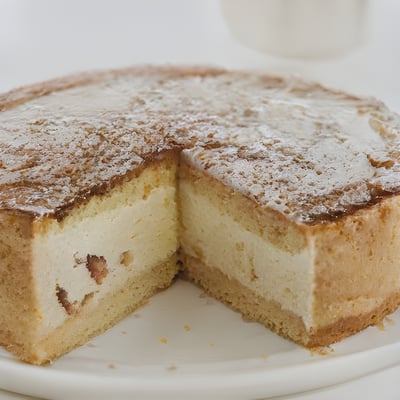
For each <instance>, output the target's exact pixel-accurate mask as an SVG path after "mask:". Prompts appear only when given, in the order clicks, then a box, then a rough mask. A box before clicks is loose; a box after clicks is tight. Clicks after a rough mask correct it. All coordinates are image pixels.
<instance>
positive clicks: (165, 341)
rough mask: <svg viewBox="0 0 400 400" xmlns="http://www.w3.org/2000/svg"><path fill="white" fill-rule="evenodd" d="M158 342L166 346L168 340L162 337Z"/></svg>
mask: <svg viewBox="0 0 400 400" xmlns="http://www.w3.org/2000/svg"><path fill="white" fill-rule="evenodd" d="M158 341H159V342H160V343H163V344H167V343H168V339H167V338H166V337H162V338H160V339H158Z"/></svg>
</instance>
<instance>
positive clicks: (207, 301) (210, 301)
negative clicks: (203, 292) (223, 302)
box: [206, 299, 214, 306]
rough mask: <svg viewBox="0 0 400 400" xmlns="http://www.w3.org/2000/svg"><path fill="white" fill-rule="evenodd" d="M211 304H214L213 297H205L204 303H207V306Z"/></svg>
mask: <svg viewBox="0 0 400 400" xmlns="http://www.w3.org/2000/svg"><path fill="white" fill-rule="evenodd" d="M213 304H214V301H213V299H207V300H206V305H207V306H211V305H213Z"/></svg>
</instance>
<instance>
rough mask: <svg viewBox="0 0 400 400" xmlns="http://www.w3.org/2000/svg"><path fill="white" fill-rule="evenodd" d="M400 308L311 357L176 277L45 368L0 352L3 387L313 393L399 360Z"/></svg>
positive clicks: (158, 393) (97, 393) (167, 395)
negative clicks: (147, 300)
mask: <svg viewBox="0 0 400 400" xmlns="http://www.w3.org/2000/svg"><path fill="white" fill-rule="evenodd" d="M399 326H400V313H399V312H397V313H395V314H393V315H392V316H391V317H390V320H387V322H386V323H385V328H384V329H383V330H382V329H378V328H376V327H371V328H369V329H367V330H366V331H364V332H362V333H360V334H358V335H355V336H353V337H351V338H348V339H346V340H345V341H343V342H342V343H340V344H337V345H335V346H332V351H328V353H327V354H326V355H320V354H311V353H310V352H309V351H308V350H305V349H303V348H300V347H298V346H296V345H294V344H293V343H291V342H288V341H286V340H284V339H281V338H280V337H278V336H277V335H275V334H273V333H271V332H269V331H268V330H267V329H265V328H264V327H263V326H261V325H259V324H256V323H245V322H243V320H242V319H241V317H240V315H239V314H237V313H235V312H233V311H231V310H229V309H227V308H226V307H225V306H223V305H222V304H220V303H218V302H217V301H216V300H213V299H210V298H209V297H206V296H204V295H202V292H201V291H200V290H199V289H197V288H195V287H194V286H192V285H190V284H189V283H187V282H183V281H178V282H176V283H175V284H174V285H173V287H172V288H170V289H169V290H167V291H165V292H163V293H160V294H158V295H157V296H155V297H154V298H152V299H151V301H150V304H148V305H147V306H145V307H143V308H142V309H140V310H138V311H137V312H136V313H134V314H133V315H131V316H130V317H128V318H126V319H125V320H124V321H122V322H121V323H120V324H118V325H117V326H116V327H114V328H113V329H111V330H110V331H108V332H106V333H105V334H103V335H101V336H99V337H97V338H95V339H93V340H92V341H91V342H90V343H89V344H87V345H86V346H83V347H82V348H80V349H77V350H75V351H73V352H72V353H70V354H68V355H67V356H65V357H63V358H62V359H60V360H58V361H56V362H54V363H53V364H52V365H51V366H47V367H34V366H30V365H26V364H23V363H21V362H19V361H17V360H15V358H14V357H13V356H11V355H9V354H8V353H7V352H5V351H3V350H2V351H1V353H0V387H2V388H4V389H7V390H11V391H15V392H18V393H23V394H28V395H33V396H38V397H45V398H51V399H71V398H76V399H81V398H82V399H83V398H85V399H89V398H95V399H110V398H113V399H120V398H130V399H132V398H140V399H145V398H163V399H178V398H185V399H187V398H190V399H192V398H201V399H205V398H207V399H210V398H221V397H227V398H229V399H250V398H265V397H270V396H276V395H285V394H291V393H296V392H300V391H304V390H310V389H315V388H319V387H323V386H327V385H331V384H335V383H339V382H344V381H346V380H350V379H354V378H356V377H359V376H362V375H365V374H367V373H370V372H373V371H376V370H379V369H382V368H384V367H388V366H391V365H394V364H396V363H398V362H400V331H399Z"/></svg>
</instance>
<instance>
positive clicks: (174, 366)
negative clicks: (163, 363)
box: [165, 365, 176, 372]
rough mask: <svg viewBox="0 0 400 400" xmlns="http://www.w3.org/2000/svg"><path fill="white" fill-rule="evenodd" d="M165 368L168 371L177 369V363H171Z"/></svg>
mask: <svg viewBox="0 0 400 400" xmlns="http://www.w3.org/2000/svg"><path fill="white" fill-rule="evenodd" d="M165 370H166V371H168V372H173V371H176V365H169V366H168V367H165Z"/></svg>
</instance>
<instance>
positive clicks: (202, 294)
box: [199, 292, 208, 299]
mask: <svg viewBox="0 0 400 400" xmlns="http://www.w3.org/2000/svg"><path fill="white" fill-rule="evenodd" d="M207 297H208V294H207V293H206V292H201V293H200V294H199V299H206V298H207Z"/></svg>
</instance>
